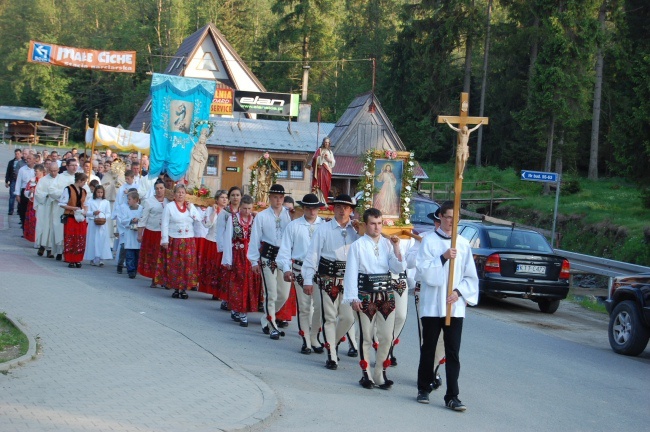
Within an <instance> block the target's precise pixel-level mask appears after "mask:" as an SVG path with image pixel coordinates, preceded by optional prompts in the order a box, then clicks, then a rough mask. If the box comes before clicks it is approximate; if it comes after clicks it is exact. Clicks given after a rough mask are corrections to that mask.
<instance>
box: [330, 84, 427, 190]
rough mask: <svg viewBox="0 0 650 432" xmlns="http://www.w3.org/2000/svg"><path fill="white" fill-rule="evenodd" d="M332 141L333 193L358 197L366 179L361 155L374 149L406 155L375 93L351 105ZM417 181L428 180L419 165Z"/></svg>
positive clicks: (331, 134)
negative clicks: (358, 188)
mask: <svg viewBox="0 0 650 432" xmlns="http://www.w3.org/2000/svg"><path fill="white" fill-rule="evenodd" d="M329 138H330V141H331V142H332V147H333V151H334V157H335V158H336V164H335V166H334V169H333V173H332V189H335V190H337V191H340V192H342V193H349V194H354V192H355V187H356V184H357V182H358V180H359V177H361V175H362V172H361V171H362V168H363V162H362V161H361V155H363V154H364V153H365V152H367V151H368V150H370V149H376V150H391V151H406V146H405V145H404V143H403V142H402V140H401V139H400V137H399V135H398V134H397V132H396V131H395V128H394V127H393V124H392V123H391V121H390V119H389V118H388V116H387V115H386V112H385V111H384V110H383V108H382V107H381V103H379V99H377V95H375V94H374V93H372V92H368V93H364V94H361V95H359V96H357V97H356V98H355V99H354V100H353V101H352V102H351V103H350V105H348V107H347V109H346V110H345V112H344V113H343V115H342V116H341V118H340V119H339V121H338V122H337V123H336V125H335V126H334V129H332V132H330V136H329ZM414 172H415V177H416V178H427V175H426V174H425V172H424V171H423V170H422V168H421V167H420V166H419V164H418V165H416V167H415V171H414Z"/></svg>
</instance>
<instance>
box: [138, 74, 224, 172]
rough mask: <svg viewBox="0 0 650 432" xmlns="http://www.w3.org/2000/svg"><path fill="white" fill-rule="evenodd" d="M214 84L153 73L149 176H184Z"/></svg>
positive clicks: (208, 109) (206, 117)
mask: <svg viewBox="0 0 650 432" xmlns="http://www.w3.org/2000/svg"><path fill="white" fill-rule="evenodd" d="M216 85H217V84H216V82H215V81H208V80H202V79H195V78H185V77H178V76H173V75H163V74H156V73H155V74H153V79H152V80H151V153H150V155H149V160H150V162H149V168H150V171H149V173H150V174H149V175H150V176H153V175H158V174H160V172H161V171H165V172H167V174H168V175H169V176H170V177H171V178H172V179H174V180H179V179H180V178H181V177H183V176H184V175H185V172H186V171H187V168H188V167H189V165H190V156H191V153H192V148H193V147H194V144H195V143H196V142H197V141H198V138H199V134H200V132H201V131H200V129H201V128H203V127H207V125H206V124H205V122H206V121H207V120H208V118H209V117H210V104H211V103H212V99H213V97H214V91H215V88H216ZM199 121H202V124H200V126H199V124H197V122H199Z"/></svg>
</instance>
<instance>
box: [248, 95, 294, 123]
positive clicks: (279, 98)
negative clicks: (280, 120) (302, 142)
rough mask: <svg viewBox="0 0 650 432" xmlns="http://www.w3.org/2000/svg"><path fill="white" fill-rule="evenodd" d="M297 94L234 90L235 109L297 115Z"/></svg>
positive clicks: (253, 112) (267, 113)
mask: <svg viewBox="0 0 650 432" xmlns="http://www.w3.org/2000/svg"><path fill="white" fill-rule="evenodd" d="M298 105H299V100H298V95H297V94H289V93H262V92H254V91H243V90H235V111H237V112H244V113H249V114H266V115H273V116H290V117H296V116H297V115H298Z"/></svg>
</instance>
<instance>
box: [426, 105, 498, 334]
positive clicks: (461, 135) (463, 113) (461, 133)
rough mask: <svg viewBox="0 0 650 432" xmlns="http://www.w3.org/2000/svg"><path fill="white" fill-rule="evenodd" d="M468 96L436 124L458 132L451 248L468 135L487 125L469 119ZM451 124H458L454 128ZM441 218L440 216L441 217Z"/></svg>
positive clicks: (448, 321)
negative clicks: (456, 110)
mask: <svg viewBox="0 0 650 432" xmlns="http://www.w3.org/2000/svg"><path fill="white" fill-rule="evenodd" d="M468 112H469V94H468V93H461V94H460V115H459V116H444V115H441V116H438V123H447V125H448V126H449V127H450V128H452V129H453V130H455V131H456V132H458V144H457V146H456V169H455V173H454V222H453V224H452V229H451V247H452V248H455V247H456V236H457V234H458V219H459V216H460V196H461V194H462V193H463V171H465V164H466V163H467V160H468V159H469V146H468V142H469V135H470V134H471V133H472V132H473V131H475V130H476V129H478V128H479V127H481V125H486V124H488V118H487V117H469V116H468V115H467V113H468ZM452 123H455V124H458V127H454V126H453V125H452ZM467 125H476V126H475V127H473V128H472V129H468V128H467ZM441 216H442V215H441ZM454 261H455V259H454V258H451V259H450V260H449V280H448V284H447V297H449V296H450V295H451V294H452V292H453V290H454ZM445 325H446V326H449V325H451V304H450V303H448V304H447V315H446V317H445Z"/></svg>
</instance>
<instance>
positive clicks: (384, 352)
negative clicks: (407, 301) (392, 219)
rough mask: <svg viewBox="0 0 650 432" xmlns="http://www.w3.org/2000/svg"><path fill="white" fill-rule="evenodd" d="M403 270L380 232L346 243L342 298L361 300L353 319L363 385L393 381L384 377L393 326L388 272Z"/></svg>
mask: <svg viewBox="0 0 650 432" xmlns="http://www.w3.org/2000/svg"><path fill="white" fill-rule="evenodd" d="M400 258H401V257H400ZM404 270H405V267H404V263H403V262H402V261H401V260H400V259H398V257H397V256H395V253H394V251H393V246H392V245H391V243H390V241H389V240H387V239H385V238H382V237H381V236H380V237H379V238H378V239H377V241H375V240H373V239H372V238H371V237H369V236H368V235H364V236H363V237H361V238H360V239H359V240H357V241H356V242H354V243H353V244H352V246H351V247H350V252H349V253H348V264H347V266H346V269H345V280H344V287H345V292H344V302H345V303H347V304H350V303H352V302H353V301H360V302H361V311H360V312H357V319H358V321H359V327H360V330H361V332H360V333H361V340H360V342H361V353H360V354H361V361H360V362H359V364H360V365H361V370H362V371H363V377H362V378H361V380H360V381H359V383H360V384H361V385H362V386H363V387H366V388H372V387H373V386H374V385H375V384H376V385H378V386H379V387H380V388H382V389H388V388H390V387H391V386H392V385H393V381H391V380H389V379H387V378H386V368H387V367H389V366H390V359H389V358H388V356H389V354H390V349H391V344H392V342H393V330H394V328H395V313H394V310H395V293H394V292H393V288H394V282H393V279H392V277H391V274H390V272H392V273H397V274H399V273H402V272H403V271H404ZM375 334H376V335H377V340H378V342H379V346H378V347H377V352H376V355H375V357H376V358H375V371H374V373H373V376H372V378H371V377H370V374H369V373H368V369H369V367H370V365H369V360H370V351H371V347H372V339H373V336H374V335H375Z"/></svg>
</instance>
